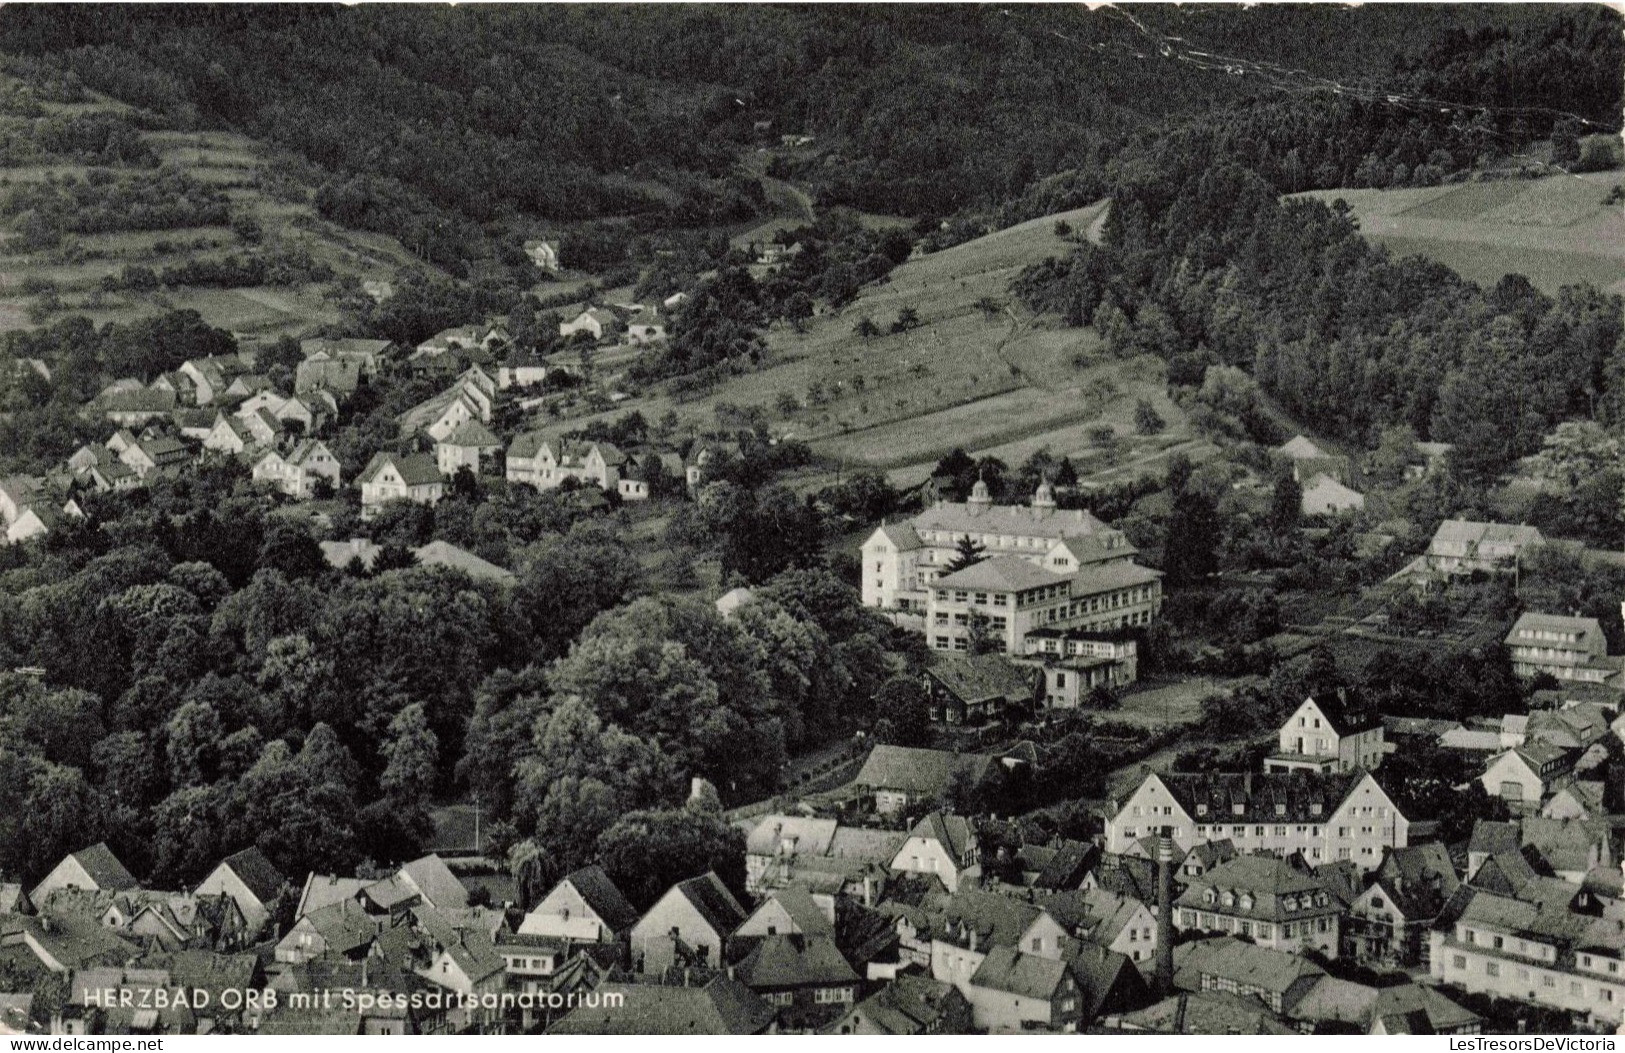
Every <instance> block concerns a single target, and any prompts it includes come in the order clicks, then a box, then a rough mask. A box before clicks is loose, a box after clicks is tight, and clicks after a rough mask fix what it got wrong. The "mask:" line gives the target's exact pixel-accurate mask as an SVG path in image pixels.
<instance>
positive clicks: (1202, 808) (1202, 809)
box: [1196, 804, 1207, 815]
mask: <svg viewBox="0 0 1625 1053" xmlns="http://www.w3.org/2000/svg"><path fill="white" fill-rule="evenodd" d="M1196 814H1197V815H1206V814H1207V805H1205V804H1199V805H1197V806H1196Z"/></svg>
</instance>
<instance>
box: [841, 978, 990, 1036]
mask: <svg viewBox="0 0 1625 1053" xmlns="http://www.w3.org/2000/svg"><path fill="white" fill-rule="evenodd" d="M964 998H965V996H964V995H962V994H960V993H959V989H958V988H957V987H955V986H954V985H953V984H951V983H948V982H947V981H945V980H933V979H932V978H931V977H929V976H919V975H914V974H910V973H904V974H902V975H900V976H898V977H897V979H895V980H893V981H892V982H891V983H889V984H887V985H886V986H885V987H882V988H881V989H880V990H879V991H876V992H875V993H874V994H873V995H871V996H869V997H868V998H866V999H865V1000H864V1001H863V1002H861V1003H860V1007H861V1008H862V1010H863V1015H864V1018H865V1019H866V1020H867V1021H868V1023H869V1024H870V1026H872V1027H876V1028H879V1029H880V1030H882V1031H884V1032H885V1033H887V1034H891V1035H918V1034H922V1033H925V1032H932V1031H935V1030H936V1029H937V1027H938V1026H939V1021H941V1020H942V1018H943V1016H944V1014H946V1013H947V1012H948V1011H949V1009H950V1007H952V1006H953V1005H954V1003H955V1002H958V1003H959V1004H960V1005H961V1006H964V1008H963V1009H962V1012H963V1013H964V1016H965V1018H966V1019H967V1020H968V1019H969V1018H970V1009H969V1007H968V1006H965V1003H964Z"/></svg>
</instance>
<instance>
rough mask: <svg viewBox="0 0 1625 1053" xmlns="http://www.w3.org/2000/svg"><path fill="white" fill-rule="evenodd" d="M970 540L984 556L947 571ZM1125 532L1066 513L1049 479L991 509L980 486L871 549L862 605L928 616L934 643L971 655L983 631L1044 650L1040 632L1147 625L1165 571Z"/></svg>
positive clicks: (998, 642)
mask: <svg viewBox="0 0 1625 1053" xmlns="http://www.w3.org/2000/svg"><path fill="white" fill-rule="evenodd" d="M966 539H968V540H969V541H970V542H971V543H972V544H974V545H976V546H978V548H979V550H980V551H981V553H982V554H983V556H984V558H983V559H982V560H981V561H980V562H978V563H974V564H972V565H971V566H969V567H965V568H964V569H962V570H959V571H951V570H950V569H949V568H950V567H951V566H952V564H953V563H954V561H955V559H956V558H957V557H958V555H959V546H960V545H961V544H962V543H963V542H964V541H965V540H966ZM1135 552H1136V550H1135V549H1134V546H1132V545H1131V544H1129V542H1128V539H1127V538H1126V537H1124V535H1123V533H1122V531H1120V530H1115V529H1113V528H1111V527H1109V526H1107V525H1106V524H1105V523H1103V522H1102V521H1100V520H1099V519H1097V518H1095V517H1094V516H1093V515H1090V514H1089V513H1088V512H1086V511H1084V510H1082V509H1072V510H1067V511H1062V510H1060V509H1058V508H1057V507H1056V503H1055V494H1054V491H1053V490H1051V488H1050V487H1049V485H1048V484H1047V483H1046V484H1044V485H1041V486H1039V488H1038V491H1037V493H1036V494H1035V495H1034V497H1033V503H1032V505H1031V506H1030V507H1029V506H1022V505H995V504H993V502H992V499H991V497H989V495H988V490H987V485H986V484H985V483H981V482H978V483H977V484H976V486H975V488H974V489H973V491H972V493H971V497H970V500H969V501H966V502H965V503H963V504H956V503H951V502H938V503H937V504H936V505H935V506H933V507H932V508H929V509H927V510H926V511H924V512H921V513H920V514H919V515H917V516H915V517H914V518H913V519H911V520H909V521H908V522H906V523H899V524H887V525H883V526H881V527H880V528H879V529H877V530H876V531H875V532H874V534H873V535H871V536H870V538H869V540H867V541H865V542H864V544H863V602H864V603H865V604H867V605H869V606H871V607H882V608H887V609H892V610H901V611H918V612H922V613H923V614H924V615H925V633H926V640H927V642H928V643H929V644H930V646H931V647H932V649H934V650H938V651H969V650H971V637H972V635H973V629H975V628H977V627H980V628H981V631H982V632H983V633H984V634H985V636H986V638H987V641H988V643H989V644H990V645H991V646H992V648H993V649H995V650H999V651H1003V652H1005V653H1007V654H1011V655H1025V654H1028V653H1030V652H1032V653H1039V652H1040V651H1041V645H1033V646H1029V640H1028V635H1029V634H1030V633H1033V632H1035V631H1037V630H1067V629H1078V630H1085V631H1100V632H1106V631H1110V630H1114V629H1123V628H1132V627H1135V626H1143V625H1149V624H1150V623H1151V621H1152V619H1153V618H1155V617H1156V614H1157V612H1158V611H1159V610H1160V609H1161V606H1162V575H1161V573H1159V572H1158V571H1154V570H1148V569H1146V568H1144V567H1141V566H1139V565H1137V564H1136V563H1135V562H1134V556H1135Z"/></svg>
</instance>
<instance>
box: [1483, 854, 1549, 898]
mask: <svg viewBox="0 0 1625 1053" xmlns="http://www.w3.org/2000/svg"><path fill="white" fill-rule="evenodd" d="M1539 876H1540V875H1539V874H1537V873H1536V872H1535V868H1534V866H1532V865H1531V864H1530V862H1529V860H1527V859H1525V858H1524V855H1523V853H1522V852H1519V851H1516V850H1512V851H1506V852H1497V853H1495V854H1494V855H1492V856H1490V857H1489V858H1488V859H1486V860H1484V862H1483V863H1481V864H1479V867H1478V869H1477V870H1475V871H1473V876H1472V879H1471V880H1470V881H1469V882H1468V885H1471V886H1472V887H1473V888H1475V889H1481V890H1483V891H1485V892H1495V893H1499V894H1501V895H1505V896H1517V895H1521V894H1522V893H1523V890H1524V889H1526V888H1528V887H1529V886H1530V884H1531V883H1533V882H1534V880H1535V879H1536V878H1537V877H1539Z"/></svg>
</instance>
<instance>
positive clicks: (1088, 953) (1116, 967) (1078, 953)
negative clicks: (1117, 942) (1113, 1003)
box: [1066, 942, 1146, 1020]
mask: <svg viewBox="0 0 1625 1053" xmlns="http://www.w3.org/2000/svg"><path fill="white" fill-rule="evenodd" d="M1066 963H1067V965H1068V967H1070V968H1071V970H1072V976H1073V978H1074V979H1075V980H1077V981H1078V991H1079V993H1080V994H1081V996H1082V998H1081V1000H1080V1005H1079V1008H1080V1009H1081V1010H1082V1012H1083V1019H1084V1020H1093V1019H1094V1018H1095V1017H1097V1016H1099V1015H1100V1013H1101V1010H1102V1009H1104V1008H1105V1006H1106V1003H1107V1000H1108V999H1110V998H1111V997H1112V994H1113V992H1115V991H1118V990H1119V988H1122V989H1123V990H1122V994H1121V998H1122V1000H1123V1001H1126V1002H1128V1003H1130V1004H1143V999H1144V996H1145V994H1146V985H1145V979H1144V977H1142V976H1141V975H1140V971H1139V970H1138V969H1136V968H1135V967H1134V963H1133V962H1132V961H1130V960H1129V956H1128V955H1126V954H1120V953H1118V952H1117V951H1111V950H1107V949H1106V948H1105V947H1102V946H1101V945H1100V944H1098V943H1087V942H1080V943H1078V944H1076V945H1074V949H1073V950H1072V951H1071V953H1069V954H1068V955H1067V959H1066Z"/></svg>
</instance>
